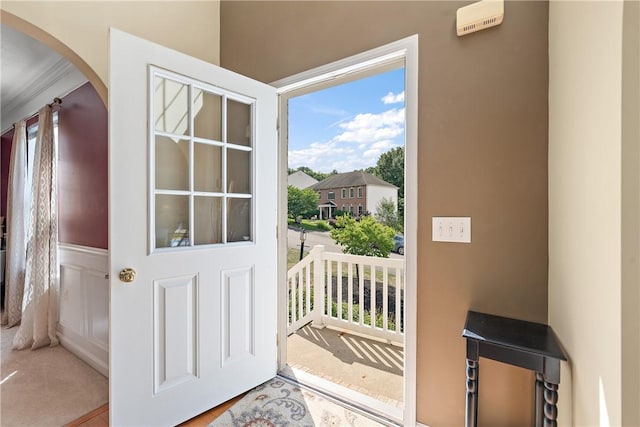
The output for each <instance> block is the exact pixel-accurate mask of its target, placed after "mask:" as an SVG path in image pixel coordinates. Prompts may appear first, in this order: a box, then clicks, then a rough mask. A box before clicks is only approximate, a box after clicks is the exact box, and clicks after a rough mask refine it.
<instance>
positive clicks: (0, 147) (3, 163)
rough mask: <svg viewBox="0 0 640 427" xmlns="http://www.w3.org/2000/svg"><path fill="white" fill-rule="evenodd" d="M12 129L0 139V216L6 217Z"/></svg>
mask: <svg viewBox="0 0 640 427" xmlns="http://www.w3.org/2000/svg"><path fill="white" fill-rule="evenodd" d="M12 142H13V129H11V130H10V131H8V132H6V133H5V134H3V135H2V138H1V139H0V199H1V200H0V216H3V217H5V218H6V217H7V186H8V185H9V160H10V159H11V145H12Z"/></svg>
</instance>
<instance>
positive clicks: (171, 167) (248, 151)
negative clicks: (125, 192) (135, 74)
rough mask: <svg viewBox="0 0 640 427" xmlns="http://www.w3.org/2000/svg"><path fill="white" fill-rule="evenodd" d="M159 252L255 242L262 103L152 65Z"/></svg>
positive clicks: (154, 241) (154, 239) (154, 229)
mask: <svg viewBox="0 0 640 427" xmlns="http://www.w3.org/2000/svg"><path fill="white" fill-rule="evenodd" d="M150 79H151V82H152V84H151V87H152V93H151V98H152V99H151V103H150V105H151V106H152V111H151V112H150V114H151V120H150V123H152V125H151V127H150V135H151V142H150V159H151V168H150V170H151V174H150V179H149V181H150V187H151V197H150V205H151V209H150V212H151V215H152V218H151V221H150V224H152V225H151V230H150V233H151V239H150V240H151V246H152V249H154V250H155V249H166V248H184V247H194V246H203V245H218V244H228V243H235V242H252V241H253V239H254V235H253V229H254V200H255V199H254V194H253V191H254V190H253V189H254V182H253V179H254V174H253V169H254V162H255V159H254V138H255V135H254V128H253V115H254V107H255V100H253V99H251V98H247V97H244V96H242V95H239V94H236V93H232V92H229V91H226V90H224V89H221V88H218V87H214V86H210V85H207V84H204V83H202V82H198V81H195V80H191V79H188V78H185V77H183V76H180V75H175V74H173V73H169V72H166V71H163V70H159V69H154V68H151V70H150Z"/></svg>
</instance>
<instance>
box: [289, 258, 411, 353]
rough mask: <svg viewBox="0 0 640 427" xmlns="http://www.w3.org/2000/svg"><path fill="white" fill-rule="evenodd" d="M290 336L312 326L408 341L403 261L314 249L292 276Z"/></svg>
mask: <svg viewBox="0 0 640 427" xmlns="http://www.w3.org/2000/svg"><path fill="white" fill-rule="evenodd" d="M287 289H288V300H289V301H288V304H289V307H288V308H289V321H288V327H287V333H288V334H289V335H290V334H292V333H294V332H296V331H297V330H298V329H300V328H301V327H303V326H304V325H306V324H308V323H309V322H313V324H314V325H317V326H326V325H330V326H334V327H338V328H341V329H345V330H349V331H354V332H358V333H362V334H366V335H369V336H372V337H377V338H381V339H385V340H389V341H393V342H403V337H404V331H403V323H402V322H403V316H402V312H403V298H404V260H402V259H391V258H379V257H370V256H359V255H348V254H341V253H333V252H325V250H324V246H321V245H320V246H315V247H314V248H313V249H312V250H311V252H310V253H309V254H308V255H307V256H306V257H305V258H303V259H302V261H300V262H299V263H297V264H296V265H294V266H293V267H291V269H290V270H289V271H288V273H287Z"/></svg>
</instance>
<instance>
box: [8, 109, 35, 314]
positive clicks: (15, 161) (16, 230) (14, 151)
mask: <svg viewBox="0 0 640 427" xmlns="http://www.w3.org/2000/svg"><path fill="white" fill-rule="evenodd" d="M27 182H28V180H27V124H26V122H25V121H24V120H23V121H20V122H18V123H16V125H15V128H14V131H13V143H12V145H11V159H10V160H9V184H8V187H7V257H6V269H5V273H6V274H5V298H4V301H5V302H4V312H3V313H2V324H3V325H8V326H9V327H12V326H15V325H17V324H18V323H20V318H21V317H22V295H23V292H24V269H25V264H26V257H27V231H28V219H29V213H30V212H29V205H30V200H29V197H28V194H29V191H28V189H27V185H26V184H27Z"/></svg>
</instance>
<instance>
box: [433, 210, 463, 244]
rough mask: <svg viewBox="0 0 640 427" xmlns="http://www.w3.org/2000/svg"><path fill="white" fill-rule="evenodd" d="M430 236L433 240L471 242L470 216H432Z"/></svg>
mask: <svg viewBox="0 0 640 427" xmlns="http://www.w3.org/2000/svg"><path fill="white" fill-rule="evenodd" d="M431 236H432V237H431V240H433V241H434V242H452V243H471V218H470V217H468V216H466V217H464V216H457V217H448V216H446V217H445V216H434V217H433V218H431Z"/></svg>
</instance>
